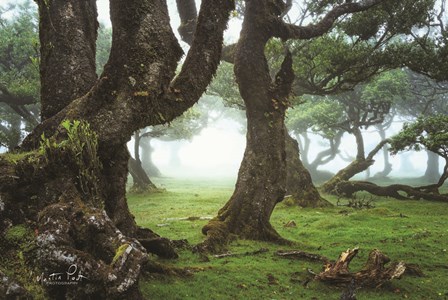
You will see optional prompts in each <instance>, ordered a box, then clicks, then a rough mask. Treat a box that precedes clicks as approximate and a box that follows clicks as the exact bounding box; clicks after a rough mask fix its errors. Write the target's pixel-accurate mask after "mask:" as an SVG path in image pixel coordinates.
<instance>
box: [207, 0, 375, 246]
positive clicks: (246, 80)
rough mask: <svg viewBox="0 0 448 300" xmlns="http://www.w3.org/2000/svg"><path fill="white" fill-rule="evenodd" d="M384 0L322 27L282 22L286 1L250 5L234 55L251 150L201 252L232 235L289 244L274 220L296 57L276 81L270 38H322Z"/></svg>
mask: <svg viewBox="0 0 448 300" xmlns="http://www.w3.org/2000/svg"><path fill="white" fill-rule="evenodd" d="M379 2H380V1H378V2H376V1H365V2H357V3H345V4H342V5H337V4H336V5H334V7H331V9H330V10H329V12H328V13H327V14H326V15H324V16H323V17H322V18H321V20H320V21H319V22H318V23H316V24H312V25H308V26H296V25H291V24H286V23H284V22H283V20H281V19H280V18H279V16H281V15H282V13H283V12H284V9H285V3H284V2H282V1H269V0H263V1H257V3H254V2H253V1H246V6H245V14H244V21H243V28H242V31H241V35H240V39H239V41H238V46H237V47H236V52H235V57H234V62H235V69H234V70H235V75H236V80H237V83H238V86H239V90H240V94H241V96H242V98H243V100H244V102H245V107H246V116H247V122H248V125H247V128H248V131H247V136H246V137H247V144H246V150H245V153H244V158H243V162H242V165H241V167H240V170H239V173H238V180H237V183H236V188H235V191H234V193H233V195H232V197H231V198H230V200H229V201H228V202H227V203H226V205H225V206H224V207H223V208H222V209H221V210H220V211H219V212H218V216H217V217H215V218H214V219H213V220H211V221H210V222H209V223H208V224H207V225H206V226H205V227H204V228H203V233H204V234H206V235H207V239H206V241H205V242H204V243H203V244H202V245H200V247H199V248H200V249H201V248H202V249H207V250H216V248H217V247H222V244H223V242H224V241H225V240H226V239H227V236H228V234H230V233H231V234H236V235H238V236H240V237H242V238H249V239H259V240H269V241H277V242H284V240H283V239H282V238H281V237H280V236H279V234H278V233H277V232H276V231H275V229H274V228H273V227H272V226H271V224H270V223H269V218H270V215H271V213H272V211H273V209H274V207H275V205H276V204H277V203H278V202H279V201H281V200H283V197H284V195H285V185H286V172H285V170H286V163H285V132H286V130H285V125H284V116H285V111H286V109H287V107H288V106H289V102H288V96H289V94H290V91H291V88H292V83H293V79H294V73H293V69H292V55H291V53H289V52H286V54H285V56H284V59H283V63H282V64H281V67H280V70H279V71H278V72H277V75H276V76H275V78H274V79H272V78H271V76H270V72H269V67H268V64H267V61H266V57H265V53H264V51H265V46H266V44H267V42H268V41H269V39H270V38H272V37H279V38H281V39H283V40H285V41H286V40H289V39H304V40H305V39H311V38H313V37H316V36H321V35H323V34H325V33H326V32H327V31H329V30H330V29H331V27H332V26H333V23H334V22H335V21H336V20H337V19H338V18H339V17H340V16H341V15H344V14H348V13H354V12H358V11H363V10H367V9H369V8H371V7H373V6H374V5H376V4H378V3H379ZM254 166H256V168H255V167H254Z"/></svg>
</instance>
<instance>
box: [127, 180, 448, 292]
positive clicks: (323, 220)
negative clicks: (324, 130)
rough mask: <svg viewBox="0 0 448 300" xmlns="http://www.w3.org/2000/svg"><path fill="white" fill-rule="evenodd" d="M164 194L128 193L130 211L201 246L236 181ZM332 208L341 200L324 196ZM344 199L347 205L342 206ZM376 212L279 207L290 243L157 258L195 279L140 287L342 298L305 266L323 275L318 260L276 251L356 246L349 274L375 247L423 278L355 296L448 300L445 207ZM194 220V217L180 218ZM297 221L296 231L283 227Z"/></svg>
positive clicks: (244, 244)
mask: <svg viewBox="0 0 448 300" xmlns="http://www.w3.org/2000/svg"><path fill="white" fill-rule="evenodd" d="M155 182H156V184H157V185H158V186H159V187H162V188H166V190H167V191H166V192H163V193H155V194H147V195H128V199H129V205H130V209H131V211H132V212H133V213H134V214H135V217H136V221H137V223H139V224H140V225H141V226H145V227H149V228H151V229H154V230H155V231H156V232H157V233H159V234H161V235H162V236H165V237H168V238H170V239H187V240H188V242H189V243H190V244H191V245H194V244H197V243H199V242H201V241H202V240H203V238H204V236H203V235H202V234H201V228H202V226H203V225H204V224H206V222H207V220H200V219H198V217H213V216H215V214H216V212H217V211H218V209H219V208H221V207H222V206H223V205H224V203H225V202H226V201H227V200H228V199H229V197H230V196H231V194H232V191H233V187H234V186H233V182H232V180H224V181H212V180H210V179H204V180H199V179H195V180H193V179H184V180H179V179H176V180H175V179H170V178H161V179H157V180H155ZM324 196H325V197H326V198H327V199H328V200H330V201H331V202H332V203H333V204H336V202H337V199H336V198H335V197H331V196H328V195H324ZM342 202H344V201H342ZM373 204H374V206H375V207H374V208H370V209H353V208H349V207H346V206H335V207H332V208H325V209H302V208H297V207H288V206H287V205H286V204H283V203H280V204H279V205H277V207H276V209H275V211H274V213H273V215H272V218H271V222H272V224H273V226H274V227H275V228H276V229H277V231H278V232H279V233H280V234H281V235H282V236H283V237H285V238H288V239H289V240H291V241H294V242H296V244H295V245H293V246H279V245H275V244H270V243H262V242H254V241H245V240H237V241H234V242H232V243H231V244H230V245H229V247H228V250H229V251H230V252H232V253H245V252H252V251H257V250H259V249H260V248H267V249H269V251H268V252H265V253H261V254H257V255H250V256H237V257H226V258H215V257H213V256H209V258H210V261H209V262H204V261H203V259H201V258H200V257H199V256H198V255H196V254H193V253H192V252H191V251H190V250H188V249H185V250H180V252H179V254H180V258H179V259H177V260H163V259H158V258H157V257H155V256H154V257H153V259H154V260H155V261H157V262H160V263H162V264H165V265H167V266H173V267H178V268H184V267H185V268H190V269H194V270H195V272H194V275H193V276H189V277H180V276H179V277H176V276H167V275H156V274H153V275H151V276H150V277H146V278H145V279H144V280H142V282H141V284H140V286H141V290H142V291H143V293H144V295H145V296H146V297H147V298H148V299H166V300H168V299H339V298H340V295H341V293H342V291H343V289H341V288H338V287H335V286H328V285H325V284H322V283H318V282H314V281H310V282H309V283H308V284H307V285H304V282H306V281H307V280H308V279H309V278H310V275H309V273H308V271H307V269H311V270H313V271H314V272H319V271H320V270H321V268H322V265H321V264H320V263H313V262H307V261H304V260H289V259H284V258H280V257H277V256H275V255H274V252H276V251H277V250H279V249H284V250H288V249H291V250H292V249H299V250H303V251H308V252H312V253H317V254H320V255H324V256H326V257H328V258H331V259H336V258H337V257H338V256H339V254H340V253H341V252H342V251H345V250H347V249H348V248H353V247H356V246H357V247H359V248H360V252H359V254H358V256H357V257H356V258H355V259H354V260H353V261H352V264H351V270H352V271H357V270H359V269H360V268H361V267H362V266H363V265H364V263H365V261H366V259H367V256H368V253H369V252H370V250H372V249H374V248H377V249H380V250H381V251H382V252H384V253H385V254H387V255H388V256H389V257H390V258H391V260H392V261H396V260H402V261H405V262H408V263H415V264H418V265H419V266H420V267H421V269H422V271H423V272H424V274H425V276H424V277H411V276H407V275H406V276H404V277H403V278H402V279H401V280H394V281H393V282H392V283H391V284H389V285H387V286H383V287H382V288H380V289H362V290H358V291H357V297H358V299H448V204H447V203H435V202H428V201H398V200H394V199H389V198H380V197H377V198H375V201H374V202H373ZM183 218H190V220H183ZM288 221H294V222H295V223H296V224H297V226H296V227H285V226H284V225H285V224H286V223H287V222H288Z"/></svg>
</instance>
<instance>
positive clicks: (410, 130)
mask: <svg viewBox="0 0 448 300" xmlns="http://www.w3.org/2000/svg"><path fill="white" fill-rule="evenodd" d="M390 144H391V148H390V151H391V152H392V153H393V154H396V153H398V152H400V151H407V150H416V151H420V150H422V149H427V150H429V151H432V152H434V153H436V154H437V155H439V156H440V157H442V158H443V159H444V160H445V166H444V168H443V172H442V175H441V176H440V178H439V180H438V181H437V183H435V184H430V185H424V186H418V187H411V186H408V185H403V184H393V185H390V186H378V185H376V184H373V183H370V182H365V181H351V182H349V181H344V182H341V183H339V184H338V186H337V189H338V193H340V194H341V195H346V196H352V195H353V194H354V193H356V192H358V191H367V192H369V193H371V194H374V195H379V196H387V197H394V198H397V199H426V200H432V201H444V202H446V201H448V194H446V193H445V194H443V193H441V192H440V190H439V189H440V187H441V186H442V185H443V184H444V183H445V181H446V179H447V178H448V116H447V115H434V116H424V117H420V118H418V119H417V120H416V121H415V122H413V123H406V124H405V125H404V126H403V129H402V130H401V131H400V132H399V133H398V134H397V135H396V136H394V137H392V138H391V140H390Z"/></svg>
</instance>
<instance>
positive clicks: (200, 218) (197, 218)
mask: <svg viewBox="0 0 448 300" xmlns="http://www.w3.org/2000/svg"><path fill="white" fill-rule="evenodd" d="M211 219H213V217H195V216H193V217H184V218H166V219H165V221H197V220H211Z"/></svg>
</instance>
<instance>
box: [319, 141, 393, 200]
mask: <svg viewBox="0 0 448 300" xmlns="http://www.w3.org/2000/svg"><path fill="white" fill-rule="evenodd" d="M388 142H389V140H384V141H382V142H380V143H379V144H378V145H377V146H376V147H375V148H374V149H373V150H372V151H370V153H369V154H368V155H367V157H365V156H364V154H362V153H359V152H358V154H357V156H356V159H355V160H354V161H353V162H352V163H351V164H349V165H348V166H347V167H345V168H343V169H342V170H340V171H339V172H337V173H336V175H334V176H333V178H331V179H330V180H328V181H327V182H325V183H324V184H323V185H322V190H323V191H324V192H326V193H330V194H337V185H338V184H339V183H341V182H344V181H348V180H349V179H350V178H352V177H353V176H355V175H356V174H359V173H361V172H363V171H365V170H367V169H368V168H369V167H370V166H371V165H373V163H374V162H375V160H374V159H373V157H374V156H375V154H377V153H378V151H379V150H380V149H381V148H382V147H383V146H384V145H385V144H387V143H388ZM359 149H363V147H359V145H358V150H359ZM364 157H365V158H364Z"/></svg>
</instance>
